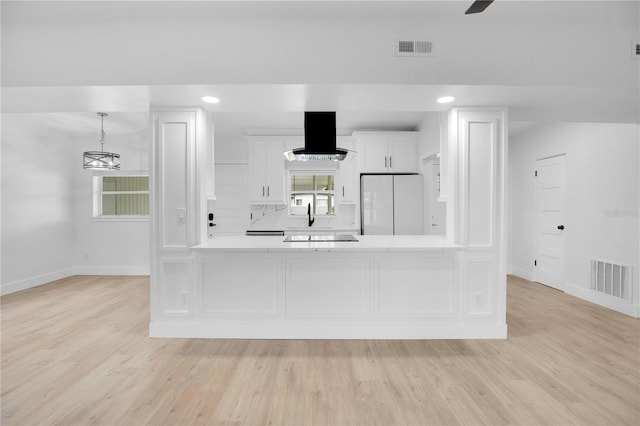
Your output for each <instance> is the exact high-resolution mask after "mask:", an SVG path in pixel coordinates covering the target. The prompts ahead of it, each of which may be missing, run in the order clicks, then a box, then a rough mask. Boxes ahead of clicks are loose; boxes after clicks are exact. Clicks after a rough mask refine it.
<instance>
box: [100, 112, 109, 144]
mask: <svg viewBox="0 0 640 426" xmlns="http://www.w3.org/2000/svg"><path fill="white" fill-rule="evenodd" d="M98 115H100V119H101V124H100V131H101V137H100V151H102V152H104V135H105V133H104V117H106V116H107V114H106V113H104V112H99V113H98Z"/></svg>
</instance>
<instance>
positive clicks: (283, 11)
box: [1, 1, 638, 88]
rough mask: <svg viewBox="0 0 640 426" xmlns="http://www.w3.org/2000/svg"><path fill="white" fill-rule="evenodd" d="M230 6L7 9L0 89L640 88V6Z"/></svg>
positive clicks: (23, 5) (5, 5)
mask: <svg viewBox="0 0 640 426" xmlns="http://www.w3.org/2000/svg"><path fill="white" fill-rule="evenodd" d="M225 3H227V4H225ZM228 3H229V2H178V1H173V2H170V1H169V2H71V3H69V2H56V1H51V2H2V4H1V7H2V19H3V22H2V56H3V61H2V79H3V85H5V86H78V85H131V84H152V85H161V84H202V83H206V82H211V83H218V84H223V83H249V84H252V83H292V82H299V83H351V82H357V83H385V84H386V83H396V82H397V83H403V84H412V83H425V84H497V85H531V86H570V87H579V86H593V87H636V88H637V81H636V78H637V72H638V63H637V62H635V61H631V60H630V56H631V53H630V43H631V40H632V39H634V38H635V37H637V22H638V2H629V1H622V2H609V1H583V2H579V5H578V4H576V3H577V2H543V3H544V4H542V5H541V4H540V2H537V1H529V2H527V1H517V2H516V1H512V2H509V1H504V2H500V3H501V4H495V5H492V6H491V9H490V11H488V12H487V13H483V14H481V15H475V16H473V17H469V16H465V15H464V10H465V9H466V7H467V5H465V4H463V3H464V2H461V1H456V2H452V1H440V2H435V1H426V2H421V3H422V4H420V2H409V3H413V4H410V5H404V7H403V6H402V5H400V6H397V7H394V8H389V6H388V5H385V4H384V3H382V2H380V3H378V2H374V3H378V4H373V5H367V6H366V8H365V7H364V6H362V5H361V4H358V3H351V4H349V3H344V2H333V3H332V4H331V5H319V4H315V5H314V4H308V5H307V8H306V9H305V8H302V7H301V6H299V5H292V4H289V2H284V3H281V4H273V3H271V4H268V3H267V2H258V4H255V3H251V2H234V3H240V4H236V5H234V6H233V7H232V6H230V5H229V4H228ZM243 3H245V4H243ZM260 3H262V4H260ZM318 3H319V2H318ZM387 9H388V10H389V11H388V12H386V11H387ZM515 17H517V19H516V18H515ZM177 18H178V19H177ZM291 18H296V19H291ZM541 22H543V23H544V27H543V28H541V27H540V23H541ZM505 35H506V36H505ZM400 39H409V40H434V42H435V48H434V51H435V52H436V56H435V57H434V58H422V59H421V58H399V57H396V56H395V54H394V43H395V42H396V41H397V40H400ZM230 40H233V43H230ZM25 52H29V54H25ZM479 52H481V53H479ZM168 58H170V60H168Z"/></svg>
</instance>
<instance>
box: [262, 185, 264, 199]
mask: <svg viewBox="0 0 640 426" xmlns="http://www.w3.org/2000/svg"><path fill="white" fill-rule="evenodd" d="M262 196H263V197H264V185H263V186H262Z"/></svg>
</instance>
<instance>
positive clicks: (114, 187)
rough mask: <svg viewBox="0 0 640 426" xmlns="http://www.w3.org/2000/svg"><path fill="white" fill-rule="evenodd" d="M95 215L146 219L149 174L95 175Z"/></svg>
mask: <svg viewBox="0 0 640 426" xmlns="http://www.w3.org/2000/svg"><path fill="white" fill-rule="evenodd" d="M93 179H94V182H93V183H94V196H93V201H94V202H93V216H94V217H96V218H110V219H127V218H128V219H142V218H144V219H146V218H148V216H149V176H148V175H129V176H122V175H118V176H109V175H98V176H94V177H93Z"/></svg>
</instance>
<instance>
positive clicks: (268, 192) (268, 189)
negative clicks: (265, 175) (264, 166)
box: [267, 185, 270, 198]
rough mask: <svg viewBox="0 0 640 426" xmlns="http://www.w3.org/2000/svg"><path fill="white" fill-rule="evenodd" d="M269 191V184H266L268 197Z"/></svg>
mask: <svg viewBox="0 0 640 426" xmlns="http://www.w3.org/2000/svg"><path fill="white" fill-rule="evenodd" d="M269 193H270V191H269V185H267V198H268V197H269Z"/></svg>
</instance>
